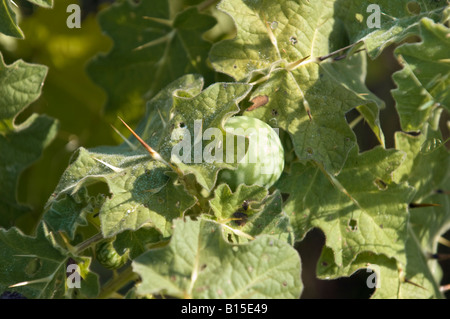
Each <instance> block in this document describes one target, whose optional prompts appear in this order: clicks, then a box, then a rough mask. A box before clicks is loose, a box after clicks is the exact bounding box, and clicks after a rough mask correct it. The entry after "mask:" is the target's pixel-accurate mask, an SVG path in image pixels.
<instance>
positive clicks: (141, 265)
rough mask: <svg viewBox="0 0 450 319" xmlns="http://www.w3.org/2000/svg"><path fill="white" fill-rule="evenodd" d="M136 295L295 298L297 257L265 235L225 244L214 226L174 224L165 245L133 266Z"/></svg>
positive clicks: (209, 223) (298, 288) (298, 283)
mask: <svg viewBox="0 0 450 319" xmlns="http://www.w3.org/2000/svg"><path fill="white" fill-rule="evenodd" d="M133 270H134V271H135V272H137V273H138V274H139V275H140V276H141V278H142V282H141V283H140V284H139V286H138V289H137V292H138V294H141V295H145V294H158V293H163V294H167V295H169V296H174V297H178V298H198V299H200V298H208V299H217V298H220V299H223V298H231V299H233V298H245V299H249V298H283V299H284V298H298V297H299V296H300V294H301V292H302V290H303V285H302V283H301V281H300V272H301V264H300V259H299V256H298V254H297V252H296V251H295V250H294V249H293V248H292V247H291V246H290V245H288V244H286V243H284V242H283V241H279V240H276V239H274V238H273V237H270V236H259V237H257V238H256V239H255V240H254V241H251V242H250V243H247V244H242V245H233V244H230V243H228V242H227V241H226V240H225V239H224V238H223V235H222V228H221V227H220V225H219V224H217V223H215V222H212V221H206V220H198V221H192V220H190V219H187V220H186V221H182V220H177V221H176V222H175V223H174V233H173V236H172V238H171V241H170V243H169V245H168V246H166V247H164V248H160V249H154V250H150V251H148V252H146V253H144V254H143V255H142V256H140V257H138V258H136V260H134V261H133Z"/></svg>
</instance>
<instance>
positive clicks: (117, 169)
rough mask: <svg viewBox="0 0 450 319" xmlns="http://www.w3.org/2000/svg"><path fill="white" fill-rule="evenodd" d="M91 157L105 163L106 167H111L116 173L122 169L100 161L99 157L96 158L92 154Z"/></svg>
mask: <svg viewBox="0 0 450 319" xmlns="http://www.w3.org/2000/svg"><path fill="white" fill-rule="evenodd" d="M92 158H93V159H94V160H96V161H97V162H99V163H102V164H103V165H105V166H106V167H109V168H110V169H112V170H113V171H114V172H116V173H120V172H121V171H122V169H121V168H119V167H115V166H113V165H111V164H108V163H106V162H104V161H102V160H101V159H98V158H96V157H94V156H92Z"/></svg>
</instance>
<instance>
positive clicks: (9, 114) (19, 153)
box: [0, 54, 57, 228]
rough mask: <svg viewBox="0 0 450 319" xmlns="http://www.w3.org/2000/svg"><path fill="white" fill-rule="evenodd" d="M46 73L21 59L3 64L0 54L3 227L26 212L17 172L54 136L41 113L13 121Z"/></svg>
mask: <svg viewBox="0 0 450 319" xmlns="http://www.w3.org/2000/svg"><path fill="white" fill-rule="evenodd" d="M46 74H47V68H46V67H44V66H41V65H33V64H28V63H25V62H23V61H21V60H19V61H16V62H15V63H13V64H12V65H10V66H7V65H5V63H4V62H3V57H2V55H1V54H0V121H1V123H2V124H3V125H2V127H0V149H1V150H2V151H1V152H0V164H1V165H0V185H1V187H0V210H1V211H2V214H1V215H0V225H1V226H3V227H6V228H8V227H11V226H12V225H13V224H14V222H15V221H16V220H17V218H18V217H19V216H21V215H23V214H25V213H27V212H29V211H30V208H29V207H27V206H24V205H22V204H20V203H19V202H18V201H17V195H16V190H17V183H18V179H19V176H20V174H21V173H22V172H23V170H24V169H25V168H27V167H28V166H30V165H31V164H32V163H33V162H35V161H36V160H37V159H38V158H39V157H40V156H41V154H42V151H43V149H44V148H45V147H46V146H47V145H48V144H49V143H50V142H51V141H52V140H53V138H54V137H55V136H56V131H57V122H56V121H55V120H54V119H51V118H49V117H47V116H45V115H37V114H33V115H32V116H30V117H29V118H28V119H26V120H25V121H24V122H23V123H21V124H19V125H15V124H14V119H15V118H16V116H17V114H18V113H20V112H21V111H22V110H23V109H24V108H26V107H27V106H28V105H29V104H30V103H32V102H33V101H35V100H36V99H37V98H38V97H39V95H40V93H41V88H42V85H43V81H44V79H45V76H46Z"/></svg>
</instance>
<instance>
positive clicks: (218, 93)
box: [157, 83, 251, 191]
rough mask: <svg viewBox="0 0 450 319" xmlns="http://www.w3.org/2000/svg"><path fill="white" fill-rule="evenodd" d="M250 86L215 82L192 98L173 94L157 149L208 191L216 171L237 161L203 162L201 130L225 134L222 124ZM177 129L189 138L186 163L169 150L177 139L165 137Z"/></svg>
mask: <svg viewBox="0 0 450 319" xmlns="http://www.w3.org/2000/svg"><path fill="white" fill-rule="evenodd" d="M250 89H251V86H250V85H248V84H243V83H215V84H213V85H211V86H209V87H207V88H206V89H205V90H203V91H202V92H201V93H200V94H198V95H196V96H194V97H189V96H184V95H178V94H176V95H174V97H173V108H172V109H171V112H172V114H171V116H170V120H169V121H168V122H167V126H166V129H165V131H164V132H163V136H165V139H164V140H163V142H162V143H161V146H160V147H159V148H157V150H158V152H159V153H160V154H161V155H162V156H163V157H164V158H166V159H171V161H172V162H175V163H176V165H177V166H178V168H179V169H180V171H181V172H182V173H183V174H185V175H187V174H193V175H194V176H195V178H196V180H197V182H198V183H199V184H200V185H201V186H202V187H203V188H205V189H206V190H207V191H211V189H212V188H213V186H214V184H215V182H216V179H217V174H218V172H219V170H220V169H224V168H233V167H235V166H236V165H237V164H236V163H225V160H222V162H220V161H216V162H214V163H209V162H208V161H206V160H205V158H204V157H203V154H204V145H203V144H204V143H203V141H202V139H203V133H204V132H205V131H206V130H208V129H209V128H211V129H219V130H220V131H221V132H222V136H225V130H224V128H223V125H224V123H225V122H226V121H227V119H228V118H229V117H230V116H232V115H233V114H235V113H237V112H238V111H239V107H238V106H237V104H238V103H239V102H240V101H242V99H243V98H244V97H245V96H246V95H247V94H248V92H249V91H250ZM197 124H199V125H197ZM180 128H182V129H184V130H185V132H186V134H188V135H189V136H190V137H191V141H190V143H189V147H190V150H191V157H190V158H189V159H187V160H191V162H190V163H187V160H186V161H180V158H179V156H178V154H177V152H176V151H175V152H173V150H174V147H175V146H176V145H179V144H178V143H179V141H178V140H177V139H169V138H167V137H169V136H170V137H172V136H173V135H174V131H175V130H179V129H180ZM214 138H215V139H218V138H220V137H217V136H215V137H214ZM210 143H216V141H215V140H213V141H212V142H210ZM210 143H208V145H209V144H210ZM217 143H218V142H217ZM222 145H223V144H222ZM217 148H220V146H217ZM196 150H200V152H201V153H200V156H201V160H200V161H199V158H198V157H200V156H197V154H196V152H197V151H196ZM224 157H225V156H224Z"/></svg>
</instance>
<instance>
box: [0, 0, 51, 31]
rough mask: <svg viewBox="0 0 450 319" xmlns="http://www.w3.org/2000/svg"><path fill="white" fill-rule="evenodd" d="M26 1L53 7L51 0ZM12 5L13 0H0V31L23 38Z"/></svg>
mask: <svg viewBox="0 0 450 319" xmlns="http://www.w3.org/2000/svg"><path fill="white" fill-rule="evenodd" d="M28 1H29V2H31V3H33V4H35V5H38V6H41V7H44V8H51V7H53V0H28ZM12 5H13V1H11V0H0V33H3V34H5V35H8V36H11V37H15V38H19V39H24V38H25V35H24V34H23V32H22V30H20V28H19V26H18V25H17V18H16V13H15V12H14V10H13V9H12V8H11V6H12ZM14 5H15V3H14Z"/></svg>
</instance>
